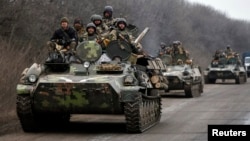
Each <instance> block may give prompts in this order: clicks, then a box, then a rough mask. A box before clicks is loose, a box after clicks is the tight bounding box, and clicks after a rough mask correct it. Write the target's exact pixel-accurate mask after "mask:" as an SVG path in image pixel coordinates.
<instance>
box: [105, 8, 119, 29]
mask: <svg viewBox="0 0 250 141" xmlns="http://www.w3.org/2000/svg"><path fill="white" fill-rule="evenodd" d="M102 19H103V22H104V23H105V24H106V25H107V26H108V27H109V28H113V27H114V26H115V21H116V20H115V18H113V7H112V6H105V7H104V11H103V17H102Z"/></svg>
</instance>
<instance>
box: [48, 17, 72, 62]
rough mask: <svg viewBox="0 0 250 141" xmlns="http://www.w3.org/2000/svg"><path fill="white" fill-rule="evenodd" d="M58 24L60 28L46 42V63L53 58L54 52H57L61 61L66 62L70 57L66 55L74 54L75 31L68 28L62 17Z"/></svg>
mask: <svg viewBox="0 0 250 141" xmlns="http://www.w3.org/2000/svg"><path fill="white" fill-rule="evenodd" d="M60 24H61V27H60V28H59V29H57V30H56V31H55V32H54V34H53V36H52V37H51V39H50V41H48V42H47V46H48V50H49V58H48V59H47V61H48V62H50V61H51V59H52V58H53V56H55V54H54V52H59V53H60V55H61V57H62V60H63V61H68V59H69V56H70V55H69V54H67V53H68V52H74V51H75V49H76V44H77V43H76V42H77V41H76V40H77V36H76V31H75V30H74V29H73V28H72V27H70V26H69V20H68V18H67V17H63V18H62V19H61V22H60ZM66 56H67V57H68V58H67V59H66Z"/></svg>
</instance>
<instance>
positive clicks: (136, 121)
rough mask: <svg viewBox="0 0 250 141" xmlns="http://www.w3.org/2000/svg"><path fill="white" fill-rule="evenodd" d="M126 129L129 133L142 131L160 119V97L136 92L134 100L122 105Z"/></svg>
mask: <svg viewBox="0 0 250 141" xmlns="http://www.w3.org/2000/svg"><path fill="white" fill-rule="evenodd" d="M124 113H125V118H126V129H127V132H129V133H142V132H144V131H145V130H147V129H149V128H151V127H152V126H154V125H155V124H157V123H158V122H159V121H160V118H161V97H160V96H145V95H143V94H141V93H139V94H137V96H136V99H135V101H134V102H128V103H125V105H124Z"/></svg>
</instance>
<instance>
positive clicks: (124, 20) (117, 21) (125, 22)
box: [116, 18, 127, 26]
mask: <svg viewBox="0 0 250 141" xmlns="http://www.w3.org/2000/svg"><path fill="white" fill-rule="evenodd" d="M120 23H123V24H124V25H125V26H127V21H126V19H124V18H118V19H117V20H116V26H118V25H119V24H120Z"/></svg>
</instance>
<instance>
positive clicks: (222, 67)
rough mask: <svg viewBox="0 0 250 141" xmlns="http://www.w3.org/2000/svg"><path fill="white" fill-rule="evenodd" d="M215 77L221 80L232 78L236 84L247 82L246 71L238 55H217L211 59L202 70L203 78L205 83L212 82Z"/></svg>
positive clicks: (214, 80) (214, 81)
mask: <svg viewBox="0 0 250 141" xmlns="http://www.w3.org/2000/svg"><path fill="white" fill-rule="evenodd" d="M217 79H221V80H222V82H225V80H226V79H233V80H235V83H236V84H242V83H245V82H247V72H246V70H245V68H244V66H243V65H242V63H241V62H240V59H239V58H238V56H234V55H233V56H218V57H215V58H214V59H213V60H212V62H211V64H209V65H208V67H207V69H206V70H204V80H205V83H206V84H214V83H216V80H217Z"/></svg>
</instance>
